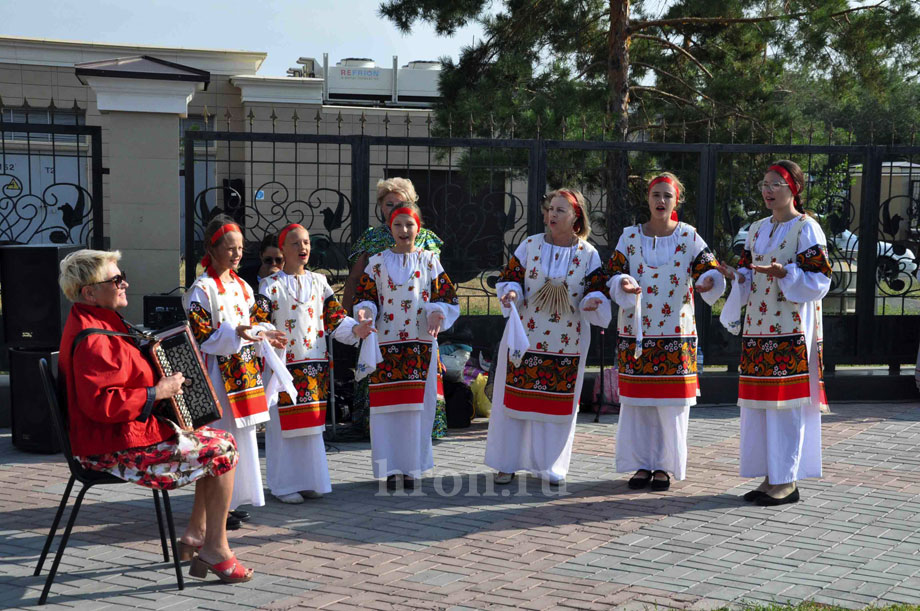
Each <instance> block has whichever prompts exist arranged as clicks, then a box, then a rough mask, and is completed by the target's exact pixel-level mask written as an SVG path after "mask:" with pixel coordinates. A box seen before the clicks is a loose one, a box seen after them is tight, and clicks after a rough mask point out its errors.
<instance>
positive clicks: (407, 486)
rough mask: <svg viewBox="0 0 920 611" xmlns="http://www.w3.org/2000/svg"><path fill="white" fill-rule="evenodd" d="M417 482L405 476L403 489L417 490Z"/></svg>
mask: <svg viewBox="0 0 920 611" xmlns="http://www.w3.org/2000/svg"><path fill="white" fill-rule="evenodd" d="M415 482H416V480H415V479H414V478H412V477H409V476H408V475H403V488H405V489H406V490H415Z"/></svg>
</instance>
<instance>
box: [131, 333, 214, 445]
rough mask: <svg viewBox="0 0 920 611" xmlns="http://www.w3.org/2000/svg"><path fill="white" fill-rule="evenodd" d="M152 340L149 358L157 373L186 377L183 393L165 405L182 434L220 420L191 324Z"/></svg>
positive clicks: (155, 336) (160, 334) (211, 387)
mask: <svg viewBox="0 0 920 611" xmlns="http://www.w3.org/2000/svg"><path fill="white" fill-rule="evenodd" d="M153 338H154V339H153V341H151V342H150V344H149V345H148V350H149V352H148V354H149V357H150V361H151V363H152V364H153V366H154V369H156V370H157V373H158V374H159V375H161V376H168V375H172V374H173V373H176V372H182V375H183V376H185V385H184V386H183V389H182V392H181V393H179V394H177V395H176V396H175V397H173V398H171V399H169V400H167V401H164V403H166V404H168V405H170V407H171V410H170V411H171V413H170V414H169V416H170V417H171V418H172V419H173V420H174V421H175V422H176V424H178V425H179V428H181V429H183V430H193V429H198V428H201V427H202V426H205V425H206V424H210V423H211V422H214V421H215V420H218V419H219V418H220V416H221V411H220V403H219V401H218V399H217V394H216V393H215V392H214V386H213V385H212V384H211V378H210V377H209V376H208V371H207V369H205V366H204V360H203V359H202V358H201V352H200V351H199V350H198V343H197V342H196V341H195V336H194V335H192V330H191V328H190V327H189V325H188V323H187V322H183V323H180V324H178V325H175V326H173V327H168V328H166V329H163V330H161V331H158V332H156V333H154V334H153Z"/></svg>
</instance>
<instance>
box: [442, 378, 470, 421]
mask: <svg viewBox="0 0 920 611" xmlns="http://www.w3.org/2000/svg"><path fill="white" fill-rule="evenodd" d="M444 403H445V410H446V411H447V428H449V429H465V428H467V427H468V426H470V423H471V422H472V421H473V391H472V390H470V387H469V386H467V385H466V384H464V383H463V382H451V381H449V380H444Z"/></svg>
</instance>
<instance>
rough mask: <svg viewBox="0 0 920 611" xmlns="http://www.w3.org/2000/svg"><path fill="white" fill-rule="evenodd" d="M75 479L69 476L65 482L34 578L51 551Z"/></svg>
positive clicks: (39, 572) (40, 570)
mask: <svg viewBox="0 0 920 611" xmlns="http://www.w3.org/2000/svg"><path fill="white" fill-rule="evenodd" d="M75 481H77V479H76V478H75V477H74V476H73V475H71V476H70V481H69V482H67V489H66V490H64V495H63V496H62V497H61V504H60V505H58V510H57V515H55V516H54V521H53V522H52V523H51V530H50V531H48V538H47V539H45V547H43V548H42V555H41V556H40V557H39V559H38V566H36V567H35V572H34V573H32V574H33V575H35V576H36V577H37V576H38V575H39V574H41V572H42V566H44V564H45V558H47V557H48V550H50V549H51V542H52V541H53V540H54V534H55V533H56V532H57V527H58V524H60V523H61V516H63V515H64V508H65V507H67V501H69V500H70V493H71V491H73V484H74V482H75Z"/></svg>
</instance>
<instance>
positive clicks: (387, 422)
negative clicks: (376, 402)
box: [371, 344, 438, 478]
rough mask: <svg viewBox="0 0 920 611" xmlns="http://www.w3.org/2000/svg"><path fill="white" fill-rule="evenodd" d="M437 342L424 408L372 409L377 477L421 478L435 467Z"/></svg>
mask: <svg viewBox="0 0 920 611" xmlns="http://www.w3.org/2000/svg"><path fill="white" fill-rule="evenodd" d="M437 353H438V351H437V344H435V346H434V347H433V349H432V360H431V363H429V364H428V379H427V380H425V403H424V408H423V409H421V410H417V409H416V410H410V411H400V412H384V413H380V412H378V411H376V410H375V409H374V408H371V462H372V463H373V466H374V477H387V476H389V475H399V474H403V475H410V476H412V477H414V478H419V477H421V476H422V474H423V473H424V472H425V471H427V470H429V469H431V468H433V467H434V455H433V454H432V451H431V429H432V428H433V427H434V416H435V409H436V407H437V401H438V364H437Z"/></svg>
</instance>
